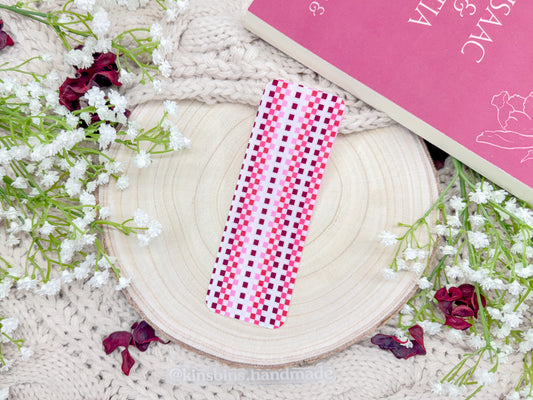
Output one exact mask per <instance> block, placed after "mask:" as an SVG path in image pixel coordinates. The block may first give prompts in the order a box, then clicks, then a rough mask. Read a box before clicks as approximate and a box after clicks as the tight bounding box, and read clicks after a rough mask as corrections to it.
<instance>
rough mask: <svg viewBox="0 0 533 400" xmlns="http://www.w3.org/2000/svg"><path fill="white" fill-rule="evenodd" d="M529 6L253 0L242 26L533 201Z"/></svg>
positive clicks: (446, 0)
mask: <svg viewBox="0 0 533 400" xmlns="http://www.w3.org/2000/svg"><path fill="white" fill-rule="evenodd" d="M531 20H533V2H531V1H530V2H526V1H519V0H401V1H398V0H381V1H363V0H316V1H313V0H291V1H287V0H255V1H253V3H252V4H251V5H250V7H249V9H248V12H247V14H246V17H245V25H246V27H247V28H248V29H250V30H251V31H252V32H254V33H256V34H257V35H258V36H260V37H261V38H263V39H265V40H266V41H268V42H270V43H271V44H272V45H274V46H276V47H278V48H279V49H280V50H282V51H284V52H285V53H287V54H288V55H290V56H292V57H294V58H295V59H297V60H298V61H300V62H302V63H303V64H305V65H307V66H308V67H309V68H311V69H313V70H315V71H316V72H318V73H319V74H321V75H323V76H324V77H326V78H327V79H329V80H331V81H332V82H334V83H336V84H337V85H339V86H340V87H343V88H344V89H346V90H347V91H349V92H351V93H353V94H354V95H355V96H357V97H358V98H360V99H361V100H363V101H365V102H367V103H368V104H370V105H371V106H373V107H375V108H377V109H379V110H382V111H384V112H386V113H387V114H388V115H389V116H390V117H391V118H393V119H395V120H396V121H397V122H399V123H400V124H402V125H404V126H406V127H407V128H409V129H410V130H412V131H413V132H415V133H416V134H418V135H420V136H421V137H423V138H425V139H426V140H428V141H430V142H432V143H433V144H435V145H436V146H438V147H440V148H441V149H443V150H445V151H446V152H448V153H449V154H451V155H453V156H454V157H456V158H458V159H459V160H461V161H462V162H464V163H465V164H467V165H469V166H470V167H472V168H473V169H475V170H477V171H478V172H479V173H481V174H483V175H484V176H486V177H487V178H489V179H491V180H492V181H493V182H494V183H496V184H498V185H499V186H501V187H503V188H504V189H506V190H508V191H510V192H512V193H513V194H515V195H516V196H517V197H520V198H522V199H524V200H526V201H527V202H529V203H530V204H533V174H532V172H533V73H531V66H532V65H533V44H532V42H531V37H532V36H533V24H532V23H531Z"/></svg>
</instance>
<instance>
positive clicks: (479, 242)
mask: <svg viewBox="0 0 533 400" xmlns="http://www.w3.org/2000/svg"><path fill="white" fill-rule="evenodd" d="M468 240H469V241H470V244H471V245H472V246H474V247H475V248H476V249H482V248H485V247H487V246H488V245H489V244H490V242H489V238H488V236H487V234H486V233H484V232H474V231H469V232H468Z"/></svg>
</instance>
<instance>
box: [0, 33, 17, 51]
mask: <svg viewBox="0 0 533 400" xmlns="http://www.w3.org/2000/svg"><path fill="white" fill-rule="evenodd" d="M14 44H15V42H13V39H11V36H9V35H8V34H7V33H6V32H4V31H2V30H0V50H2V49H3V48H4V47H7V46H13V45H14Z"/></svg>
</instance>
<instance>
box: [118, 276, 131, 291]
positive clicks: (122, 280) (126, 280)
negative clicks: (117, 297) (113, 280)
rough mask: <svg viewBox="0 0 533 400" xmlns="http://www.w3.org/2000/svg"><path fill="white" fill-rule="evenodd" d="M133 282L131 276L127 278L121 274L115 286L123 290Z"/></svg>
mask: <svg viewBox="0 0 533 400" xmlns="http://www.w3.org/2000/svg"><path fill="white" fill-rule="evenodd" d="M130 283H131V279H130V278H125V277H123V276H121V277H120V278H119V280H118V284H117V285H116V286H115V290H123V289H126V288H127V287H129V285H130Z"/></svg>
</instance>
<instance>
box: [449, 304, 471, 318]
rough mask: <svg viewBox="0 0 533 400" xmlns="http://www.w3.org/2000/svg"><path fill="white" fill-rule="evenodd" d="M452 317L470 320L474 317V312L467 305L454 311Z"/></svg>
mask: <svg viewBox="0 0 533 400" xmlns="http://www.w3.org/2000/svg"><path fill="white" fill-rule="evenodd" d="M452 316H453V317H460V318H470V317H473V316H474V310H472V308H470V307H468V306H465V305H460V306H456V307H454V308H453V310H452Z"/></svg>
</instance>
